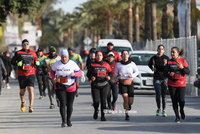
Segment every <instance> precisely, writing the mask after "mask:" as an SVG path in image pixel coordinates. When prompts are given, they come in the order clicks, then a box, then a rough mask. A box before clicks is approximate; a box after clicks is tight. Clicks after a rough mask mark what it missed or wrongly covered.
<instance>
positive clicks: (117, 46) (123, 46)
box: [96, 39, 133, 55]
mask: <svg viewBox="0 0 200 134" xmlns="http://www.w3.org/2000/svg"><path fill="white" fill-rule="evenodd" d="M108 42H112V43H113V44H114V48H113V50H114V51H116V52H118V53H119V54H120V55H121V51H122V50H127V51H128V52H131V51H133V48H132V45H131V43H130V42H129V41H128V40H124V39H100V40H99V41H98V43H97V48H96V49H97V50H98V51H102V52H103V53H104V52H107V44H108Z"/></svg>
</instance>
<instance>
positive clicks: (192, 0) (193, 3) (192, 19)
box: [191, 0, 197, 35]
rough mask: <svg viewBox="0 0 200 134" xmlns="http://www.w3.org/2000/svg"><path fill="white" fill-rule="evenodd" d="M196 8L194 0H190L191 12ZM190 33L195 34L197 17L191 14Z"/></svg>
mask: <svg viewBox="0 0 200 134" xmlns="http://www.w3.org/2000/svg"><path fill="white" fill-rule="evenodd" d="M195 10H196V0H191V14H192V11H195ZM191 35H197V19H196V18H194V16H193V15H191Z"/></svg>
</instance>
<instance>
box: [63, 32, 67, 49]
mask: <svg viewBox="0 0 200 134" xmlns="http://www.w3.org/2000/svg"><path fill="white" fill-rule="evenodd" d="M64 47H65V48H68V33H65V34H64Z"/></svg>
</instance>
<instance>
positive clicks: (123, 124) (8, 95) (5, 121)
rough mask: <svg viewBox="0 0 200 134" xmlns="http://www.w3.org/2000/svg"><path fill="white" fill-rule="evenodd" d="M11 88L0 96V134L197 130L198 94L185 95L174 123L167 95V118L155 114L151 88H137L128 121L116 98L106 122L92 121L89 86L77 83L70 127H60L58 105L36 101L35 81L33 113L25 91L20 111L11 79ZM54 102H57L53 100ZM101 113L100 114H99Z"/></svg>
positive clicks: (138, 133)
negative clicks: (181, 117) (181, 111)
mask: <svg viewBox="0 0 200 134" xmlns="http://www.w3.org/2000/svg"><path fill="white" fill-rule="evenodd" d="M10 86H11V89H5V88H4V89H2V95H1V96H0V103H1V104H0V134H66V133H71V134H88V133H91V134H102V133H103V134H107V133H113V134H118V133H120V134H121V133H135V134H161V133H168V134H169V133H171V134H179V133H180V134H183V133H190V134H191V133H198V134H199V133H200V97H193V96H186V106H185V113H186V120H185V121H182V120H181V123H180V124H176V123H175V122H174V120H175V116H174V112H173V110H172V105H171V99H170V97H169V96H167V108H166V111H167V115H168V116H167V117H162V116H158V117H157V116H155V113H156V103H155V94H154V91H149V90H148V91H141V90H136V91H135V93H136V95H135V98H134V104H133V105H132V111H131V113H130V121H125V120H124V119H125V116H124V113H123V112H124V110H123V107H122V104H123V100H122V97H121V95H119V96H118V100H117V109H118V110H117V112H115V113H114V114H106V119H107V121H106V122H101V121H100V119H99V118H98V119H97V120H94V119H93V118H92V116H93V107H92V106H91V102H92V101H91V95H90V91H91V89H90V87H89V84H88V83H87V82H86V83H84V84H81V85H80V89H79V92H80V96H79V97H78V98H75V102H74V111H73V114H72V119H71V121H72V124H73V127H71V128H70V127H66V128H61V117H60V114H59V108H58V107H56V108H55V109H49V105H50V104H49V98H48V97H45V98H44V99H42V100H39V91H38V86H37V84H35V90H34V92H35V100H34V105H33V110H34V112H33V113H28V96H27V93H26V97H25V99H26V102H27V103H26V111H25V112H21V111H20V103H21V102H20V98H19V87H18V83H17V81H16V80H11V83H10ZM54 102H55V104H56V101H55V99H54ZM99 116H100V115H99Z"/></svg>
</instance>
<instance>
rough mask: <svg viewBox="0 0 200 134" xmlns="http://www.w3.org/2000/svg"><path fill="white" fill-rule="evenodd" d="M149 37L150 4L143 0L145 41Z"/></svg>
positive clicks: (148, 1) (148, 0)
mask: <svg viewBox="0 0 200 134" xmlns="http://www.w3.org/2000/svg"><path fill="white" fill-rule="evenodd" d="M150 39H151V4H150V0H145V41H146V40H150Z"/></svg>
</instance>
